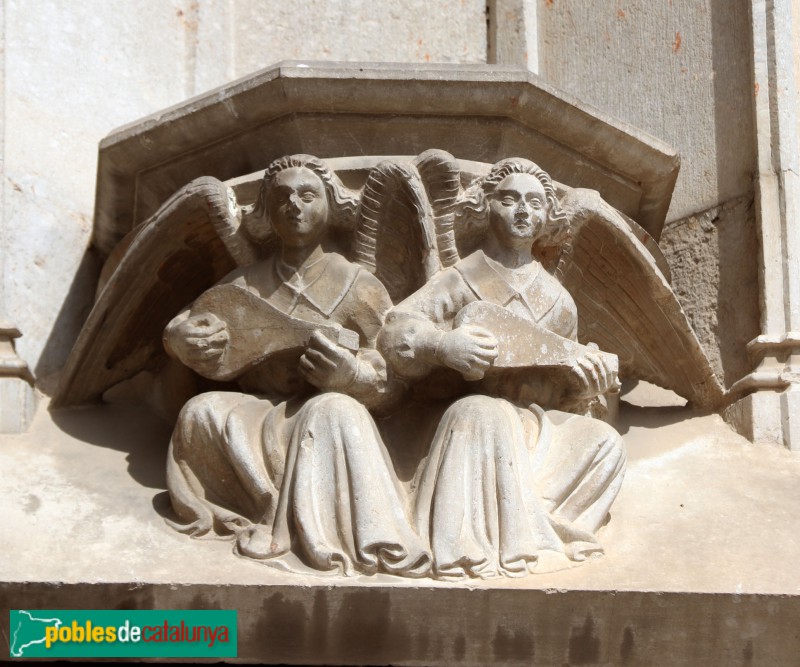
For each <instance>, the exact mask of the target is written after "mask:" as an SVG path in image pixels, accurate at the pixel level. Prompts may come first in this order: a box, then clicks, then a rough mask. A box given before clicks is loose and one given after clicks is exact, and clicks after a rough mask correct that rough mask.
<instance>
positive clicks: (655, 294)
mask: <svg viewBox="0 0 800 667" xmlns="http://www.w3.org/2000/svg"><path fill="white" fill-rule="evenodd" d="M562 206H563V207H564V209H565V211H566V212H567V214H568V215H569V217H570V219H571V220H572V221H573V234H574V236H573V240H572V243H571V244H569V245H568V246H567V247H566V248H565V251H564V253H563V254H562V256H561V259H560V261H559V264H558V268H557V269H556V275H557V276H558V277H559V278H560V279H561V281H562V283H563V285H564V286H565V287H566V288H567V290H568V291H569V293H570V294H571V295H572V297H573V298H574V299H575V302H576V304H577V306H578V329H579V331H578V338H579V340H580V341H581V342H582V343H587V342H594V343H597V344H598V345H599V346H600V349H602V350H605V351H608V352H613V353H614V354H616V355H618V356H619V363H620V371H621V373H622V374H623V375H625V376H627V377H631V378H635V379H641V380H647V381H648V382H652V383H653V384H656V385H658V386H661V387H665V388H667V389H671V390H672V391H674V392H675V393H676V394H678V395H680V396H683V397H684V398H686V399H687V400H689V401H690V402H691V403H692V404H694V405H697V406H700V407H705V408H714V407H718V406H719V405H720V404H721V402H722V400H723V396H724V390H723V388H722V386H721V385H720V382H719V380H718V379H717V377H716V375H715V374H714V371H713V369H712V368H711V364H710V363H709V361H708V358H707V357H706V355H705V353H704V352H703V350H702V348H701V346H700V343H699V341H698V340H697V337H696V336H695V334H694V331H693V330H692V328H691V326H690V325H689V322H688V320H687V319H686V315H685V314H684V312H683V310H682V308H681V306H680V303H679V302H678V299H677V297H676V296H675V294H674V292H673V291H672V289H671V288H670V286H669V282H668V280H667V279H666V278H665V276H664V274H663V273H662V271H661V270H660V269H659V267H658V265H657V263H656V260H655V258H654V257H653V255H651V254H650V253H649V252H648V251H647V249H646V248H645V246H644V245H643V243H642V242H641V241H640V240H639V239H638V238H637V235H636V234H635V232H634V230H633V229H632V228H631V226H630V225H629V224H628V223H627V222H626V221H625V219H624V218H623V217H622V216H621V215H620V213H618V212H617V211H616V210H614V209H613V208H612V207H611V206H610V205H608V204H607V203H606V202H604V201H603V200H602V199H601V198H600V195H599V194H598V193H596V192H594V191H592V190H581V189H574V190H568V191H567V193H566V194H565V196H564V198H563V199H562Z"/></svg>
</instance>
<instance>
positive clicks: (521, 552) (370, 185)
mask: <svg viewBox="0 0 800 667" xmlns="http://www.w3.org/2000/svg"><path fill="white" fill-rule="evenodd" d="M487 167H488V165H487ZM469 169H471V170H473V171H472V172H471V173H472V175H475V171H474V169H475V165H474V164H473V165H469ZM478 176H479V178H477V179H476V180H475V181H474V183H473V185H472V186H471V187H469V188H467V189H466V190H465V189H464V185H466V183H467V180H468V179H469V177H470V175H469V174H465V173H462V171H461V169H460V168H459V164H458V163H457V162H456V161H455V160H454V159H453V158H452V156H450V155H448V154H446V153H444V152H442V151H435V150H433V151H427V152H426V153H423V154H422V155H420V156H419V157H417V158H415V159H413V160H408V161H405V160H401V161H387V162H384V163H381V164H379V165H378V166H377V167H375V168H373V169H372V170H371V171H370V172H369V174H368V176H367V178H366V181H365V182H364V183H363V186H362V187H361V188H360V190H359V191H355V190H350V189H348V188H346V187H344V186H343V185H342V183H341V181H340V180H339V179H338V177H337V176H336V175H335V174H334V173H333V172H332V171H331V170H330V169H329V168H328V167H327V166H325V164H323V163H322V162H320V161H319V160H317V159H316V158H312V157H310V156H293V157H290V158H283V159H281V160H277V161H275V162H274V163H273V164H272V165H271V166H270V167H269V169H267V171H266V172H265V174H264V179H263V181H262V184H261V188H260V191H259V194H258V196H257V197H256V201H255V203H254V204H252V205H249V206H240V205H239V204H238V202H237V197H236V196H235V194H234V192H233V190H232V189H231V187H229V186H228V185H226V184H223V183H220V182H219V181H217V180H216V179H212V178H202V179H198V180H196V181H194V182H192V183H190V184H189V185H187V186H186V187H185V188H183V189H182V190H180V191H179V192H177V193H176V194H175V195H174V196H173V197H172V198H171V199H170V200H169V201H167V202H166V203H165V204H164V206H162V208H161V209H160V210H159V211H158V212H157V213H156V214H155V215H154V216H153V218H151V219H150V220H149V221H147V222H146V223H144V224H143V225H141V226H139V227H138V228H136V229H134V230H133V231H132V232H131V233H130V234H129V236H128V237H126V239H124V240H123V241H122V242H121V243H120V244H119V246H118V248H117V250H115V252H114V253H113V254H112V256H111V257H110V258H109V260H108V262H107V265H106V268H105V269H104V275H103V278H102V282H103V285H102V286H101V289H100V291H99V295H98V298H97V301H96V304H95V307H94V309H93V311H92V313H91V314H90V317H89V318H88V320H87V322H86V324H85V326H84V329H83V332H82V334H81V337H80V338H79V340H78V343H77V344H76V347H75V349H74V350H73V353H72V355H71V357H70V359H69V361H68V364H67V366H66V368H65V370H64V373H63V377H62V385H61V387H60V391H59V393H58V395H57V396H56V397H55V400H54V407H61V406H69V405H76V404H80V403H84V402H86V401H88V400H97V399H98V398H99V397H100V396H101V395H102V393H103V392H104V391H105V390H107V389H109V388H112V387H114V386H115V385H118V383H120V382H122V381H130V382H134V383H137V382H139V381H140V380H142V378H145V379H148V380H149V384H148V393H149V395H150V396H156V397H157V398H156V402H157V403H158V405H159V407H161V408H162V412H164V410H163V407H164V406H165V405H166V404H168V403H169V399H172V400H173V402H174V403H176V404H178V407H180V406H181V405H184V403H185V405H184V407H183V409H182V411H181V414H180V417H178V419H177V424H176V427H175V430H174V434H173V439H172V445H171V448H170V453H169V463H168V469H169V487H170V492H171V495H172V499H173V505H174V508H175V511H176V513H177V515H178V517H179V518H180V523H181V525H182V527H183V529H184V530H186V531H187V532H190V533H193V534H195V535H201V534H208V535H214V534H217V535H228V536H230V537H231V538H233V539H234V542H235V544H236V549H237V551H239V553H241V554H244V555H247V556H250V557H253V558H259V559H264V558H266V559H273V558H275V557H276V556H280V555H281V554H284V553H287V552H289V551H290V550H291V552H292V553H293V554H296V555H297V556H299V557H300V558H301V559H302V560H303V561H304V562H305V563H306V564H308V565H310V566H311V567H313V568H315V569H318V570H340V571H342V572H344V573H354V572H364V573H371V572H376V571H381V570H382V571H386V572H391V573H395V574H401V575H404V576H424V575H426V574H431V566H432V559H431V551H432V552H433V557H434V558H435V565H434V569H433V572H432V574H433V575H434V576H442V577H448V576H463V575H464V574H469V575H475V576H491V575H493V574H520V573H524V572H527V571H529V569H530V568H531V567H532V565H533V563H534V562H535V560H536V556H537V554H539V553H540V552H541V550H542V549H545V548H554V549H555V550H556V551H564V552H567V553H568V554H569V555H571V556H573V557H575V558H580V557H582V556H583V555H585V554H587V553H590V552H592V551H597V550H599V546H598V544H597V541H596V539H595V537H594V531H595V530H596V527H597V526H598V525H599V523H601V522H602V521H603V520H604V518H605V516H606V514H607V511H608V505H609V504H610V503H611V501H612V500H613V497H614V496H615V495H616V491H617V489H618V486H619V482H620V480H621V469H622V466H623V463H624V455H623V453H622V449H621V445H620V442H619V437H618V436H617V435H616V434H615V432H614V431H613V429H611V428H610V427H609V426H607V425H605V424H603V423H602V422H600V421H597V420H593V419H590V418H589V417H585V416H570V414H567V413H566V412H565V411H572V412H575V413H581V414H583V413H586V412H587V411H590V410H592V409H594V408H596V404H597V401H596V398H597V397H598V396H601V395H603V394H604V393H605V392H607V391H609V390H611V391H613V390H614V388H615V387H616V385H617V367H616V365H615V364H616V357H615V356H614V355H618V357H619V372H620V373H622V374H626V375H627V376H628V377H633V378H642V379H646V380H649V381H651V382H655V383H656V384H660V385H662V386H665V387H668V388H671V389H674V390H675V391H676V392H677V393H679V394H681V395H684V396H686V397H687V398H689V399H690V400H691V401H693V402H694V403H696V404H699V405H702V406H714V405H716V404H717V403H718V402H719V401H720V400H721V398H722V391H721V389H720V387H719V385H718V383H717V381H716V378H715V377H714V376H713V373H712V372H711V370H710V366H709V364H708V361H707V359H706V358H705V356H704V355H703V353H702V351H701V350H700V347H699V344H698V343H697V340H696V338H695V337H694V334H693V333H692V331H691V328H690V327H689V325H688V322H687V321H686V318H685V317H684V316H683V313H682V311H681V310H680V306H679V305H678V303H677V300H676V299H675V297H674V295H673V294H672V292H671V291H670V289H669V285H668V281H667V278H666V277H665V275H664V273H665V272H664V266H663V264H659V261H658V260H657V259H656V257H658V253H657V252H656V253H655V254H653V253H652V252H651V251H649V250H648V249H647V247H646V244H647V243H648V237H646V234H644V232H642V230H641V229H640V228H638V227H637V226H636V225H635V223H633V222H632V221H630V220H627V219H625V218H624V217H622V216H621V215H620V214H619V213H618V212H616V211H614V210H613V209H611V208H610V207H609V206H608V205H607V204H605V202H603V201H602V200H601V199H600V198H599V196H598V195H597V194H596V193H592V192H589V191H580V190H570V189H568V188H563V187H561V186H558V185H557V184H552V183H551V182H550V180H549V177H547V175H546V174H544V173H543V172H541V171H540V170H538V169H537V168H535V166H533V165H532V163H529V162H527V161H525V160H516V159H515V160H508V161H504V162H502V163H499V164H498V165H495V167H494V168H493V169H492V170H491V171H490V172H489V174H488V175H486V174H485V172H483V175H481V173H478ZM501 186H502V187H501ZM556 188H558V189H556ZM487 230H488V231H487ZM564 231H569V232H570V238H569V242H567V243H565V242H563V239H562V238H561V237H562V232H564ZM534 240H537V243H534ZM649 242H650V243H652V239H650V240H649ZM532 244H533V245H534V255H533V256H532V255H531V245H532ZM472 251H477V252H475V253H473V252H472ZM459 256H462V257H464V259H463V260H460V259H459ZM534 258H535V259H534ZM545 269H548V270H545ZM412 293H413V295H412ZM409 295H412V296H409ZM393 303H394V304H398V305H397V306H396V307H395V309H394V311H392V314H391V315H390V316H389V318H388V321H387V322H386V324H385V327H384V328H383V329H382V326H383V325H384V320H385V319H386V316H387V313H389V312H390V310H391V308H392V304H393ZM381 331H382V332H383V333H380V332H381ZM162 338H163V340H162ZM379 338H380V340H381V341H382V344H381V345H380V346H376V342H377V341H378V339H379ZM592 341H593V342H597V343H599V344H600V347H601V348H602V349H603V350H605V351H606V352H609V353H613V354H610V355H609V354H604V353H603V352H600V350H598V349H597V348H596V347H588V346H587V347H584V346H583V345H581V344H582V343H589V342H592ZM165 348H166V350H168V351H169V354H170V355H171V357H170V356H168V355H167V353H166V352H165ZM385 359H389V361H390V362H391V363H390V364H389V365H388V366H387V364H386V362H385ZM189 369H191V370H189ZM401 390H404V391H405V393H403V391H401ZM203 392H205V393H203ZM198 394H199V395H198ZM193 396H194V397H193ZM419 406H423V407H422V408H421V409H422V411H423V412H425V416H424V418H421V419H417V418H416V416H415V415H414V411H415V410H418V409H420V408H419ZM367 408H369V411H368V409H367ZM552 408H560V409H561V411H562V412H561V413H560V414H558V415H556V414H555V413H552V412H551V413H548V414H545V411H546V410H549V409H552ZM166 412H168V411H166ZM175 413H177V410H176V411H175ZM171 418H172V419H175V416H174V414H173V415H172V417H171ZM426 420H427V422H426ZM425 423H430V424H433V430H432V431H430V432H426V430H425ZM437 425H438V433H437V434H436V435H435V436H434V431H435V430H436V426H437ZM501 431H502V432H503V434H504V437H506V438H507V439H506V440H504V441H503V442H502V443H500V444H498V442H499V441H497V439H496V438H495V437H494V436H493V435H492V434H493V433H495V432H497V433H500V432H501ZM469 433H472V435H471V436H470V435H468V434H469ZM448 434H449V435H448ZM453 434H460V435H459V436H458V437H457V438H455V439H453V438H454V437H455V436H454V435H453ZM509 434H510V435H509ZM451 436H452V437H451ZM458 438H460V440H459V439H458ZM509 438H510V439H509ZM431 442H432V444H431ZM384 443H386V444H384ZM509 461H512V462H514V466H516V468H515V469H514V472H513V473H511V474H510V476H507V477H506V478H505V479H504V480H502V481H501V480H500V478H499V477H498V475H500V473H501V472H503V471H505V472H509V471H508V469H507V468H506V467H504V466H505V465H506V464H507V463H508V462H509ZM437 462H438V463H441V465H438V463H437ZM480 465H484V467H483V468H481V467H480ZM490 468H493V469H494V471H495V472H494V473H487V472H486V471H487V470H489V469H490ZM443 471H446V472H445V474H444V475H443V474H442V472H443ZM415 473H416V474H415ZM469 480H472V481H469ZM465 483H466V485H465ZM509 484H510V485H511V486H509ZM525 484H528V485H529V486H528V487H526V486H525ZM515 485H516V486H515ZM512 487H514V488H515V489H516V491H515V493H517V495H516V496H513V493H512V494H511V495H510V496H502V498H507V500H508V502H507V507H504V508H502V509H503V512H504V514H503V519H502V521H501V520H499V517H500V514H498V511H499V510H498V508H497V507H495V508H494V509H492V508H491V507H488V506H487V505H486V503H489V505H491V494H489V495H485V494H484V495H483V496H482V499H481V498H479V496H480V495H481V493H483V491H488V490H490V489H492V488H494V489H495V490H498V489H502V490H504V491H506V490H508V489H510V488H512ZM567 487H569V490H568V491H565V489H566V488H567ZM462 492H463V493H462ZM509 493H510V492H509ZM498 497H501V496H498ZM465 498H467V499H468V501H467V503H468V504H469V503H472V501H473V500H474V501H476V503H477V504H476V505H475V508H476V512H475V513H472V514H471V512H472V509H473V508H472V506H471V505H469V506H468V505H465V504H464V503H465V500H464V499H465ZM581 508H583V509H581ZM448 515H451V516H450V518H448ZM462 515H463V516H464V518H465V520H467V519H469V521H467V523H468V524H469V526H470V530H469V531H467V532H466V533H464V534H463V535H461V534H459V535H460V537H456V536H455V535H454V530H455V523H454V520H453V518H452V517H455V516H462ZM468 515H469V516H468ZM481 516H482V517H483V518H481V519H480V520H479V521H478V523H477V524H476V523H475V520H476V517H481ZM470 517H471V518H470ZM487 517H488V518H487ZM526 517H527V518H526ZM531 517H534V518H533V519H532V518H531ZM470 521H471V522H472V523H470ZM481 522H482V523H481ZM537 531H538V532H537ZM532 535H535V537H532ZM487 545H488V546H487ZM287 558H289V556H288V555H287ZM270 562H272V561H271V560H270Z"/></svg>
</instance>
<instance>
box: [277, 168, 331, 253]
mask: <svg viewBox="0 0 800 667" xmlns="http://www.w3.org/2000/svg"><path fill="white" fill-rule="evenodd" d="M269 216H270V220H272V224H273V226H274V227H275V231H276V232H277V234H278V236H279V237H280V239H281V241H283V243H284V244H285V245H288V246H293V247H303V246H308V245H310V244H312V243H315V242H317V241H319V240H320V239H321V238H322V236H323V235H324V234H325V231H326V228H327V221H328V199H327V196H326V194H325V186H324V185H323V184H322V181H321V180H320V178H319V176H317V175H316V174H315V173H314V172H313V171H311V170H310V169H306V168H305V167H291V168H289V169H284V170H283V171H282V172H280V173H278V174H277V175H276V176H275V180H274V181H273V183H272V188H271V189H270V192H269Z"/></svg>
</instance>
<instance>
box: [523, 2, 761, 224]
mask: <svg viewBox="0 0 800 667" xmlns="http://www.w3.org/2000/svg"><path fill="white" fill-rule="evenodd" d="M749 14H750V12H749V2H748V0H702V1H698V2H658V3H655V4H654V3H652V2H650V0H626V1H625V2H606V3H600V4H599V3H597V2H594V0H570V2H560V1H559V0H555V1H552V2H551V1H550V0H544V1H543V2H540V3H539V6H538V14H537V20H538V25H539V49H540V53H539V73H540V75H541V76H542V77H543V78H544V79H545V80H547V81H549V82H551V83H552V84H554V85H556V86H558V87H559V88H562V89H564V90H566V91H568V92H570V93H571V94H573V95H576V96H577V97H579V98H580V99H582V100H585V101H586V102H588V103H589V104H593V105H595V106H597V107H598V108H599V109H603V110H604V111H608V112H609V113H611V114H613V115H614V116H616V117H618V118H620V119H622V120H625V121H626V122H629V123H631V124H633V125H634V126H636V127H640V128H642V129H643V130H645V131H647V132H650V133H651V134H653V135H654V136H656V137H659V138H660V139H662V140H664V141H666V142H668V143H669V144H670V145H671V146H674V147H675V148H676V150H677V151H678V153H679V154H680V156H681V159H682V164H683V166H682V167H681V173H680V175H679V176H678V182H677V184H676V188H675V196H674V197H673V201H672V205H671V207H670V212H669V219H670V220H679V219H683V218H685V217H687V216H689V215H692V214H694V213H696V212H697V211H703V210H706V209H708V208H711V207H713V206H717V205H719V204H720V203H721V202H726V201H729V200H732V199H735V198H737V197H741V196H746V195H748V194H750V193H751V192H752V188H753V183H752V178H753V173H754V171H755V143H754V133H753V123H754V116H753V97H754V95H755V94H756V92H757V91H754V88H753V76H752V71H751V62H752V46H753V45H752V41H751V37H750V35H751V26H750V15H749ZM776 25H777V24H776ZM766 88H767V84H766V82H762V88H761V90H762V94H763V92H764V91H765V90H766Z"/></svg>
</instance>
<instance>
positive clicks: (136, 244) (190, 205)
mask: <svg viewBox="0 0 800 667" xmlns="http://www.w3.org/2000/svg"><path fill="white" fill-rule="evenodd" d="M239 217H240V216H239V215H238V213H237V204H236V200H235V197H234V195H233V192H232V191H231V190H230V188H228V186H226V185H225V184H224V183H222V182H221V181H218V180H217V179H215V178H211V177H203V178H198V179H196V180H194V181H192V182H191V183H189V184H188V185H186V186H185V187H183V188H181V189H180V190H178V191H177V192H176V193H175V194H174V195H173V196H172V197H171V198H170V199H169V200H168V201H167V202H166V203H165V204H164V205H163V206H162V207H161V208H160V209H159V210H158V211H157V212H156V214H155V215H154V216H153V217H152V218H150V219H149V220H148V221H146V222H145V223H143V224H142V225H141V226H140V227H138V228H137V229H135V230H134V231H132V232H131V234H132V235H134V236H133V239H132V240H129V241H128V245H127V248H126V249H125V251H124V254H123V255H122V257H121V258H120V259H119V263H118V264H117V265H116V268H115V269H113V272H111V273H110V275H109V276H108V279H107V281H106V282H105V285H104V286H103V287H102V290H101V291H100V293H99V295H98V297H97V300H96V301H95V305H94V307H93V309H92V312H91V313H90V315H89V317H88V319H87V321H86V323H85V324H84V326H83V329H82V331H81V334H80V336H79V337H78V340H77V342H76V344H75V346H74V347H73V349H72V352H71V354H70V356H69V359H68V360H67V363H66V365H65V367H64V370H63V374H62V377H61V383H60V386H59V389H58V392H57V394H56V395H55V397H54V399H53V406H54V407H67V406H72V405H80V404H83V403H87V402H92V401H96V400H98V399H99V398H100V396H101V395H102V393H103V392H104V391H105V390H106V389H108V388H109V387H112V386H113V385H115V384H117V383H118V382H121V381H122V380H126V379H128V378H130V377H133V376H134V375H136V374H137V373H138V372H139V371H142V370H158V368H159V367H160V366H161V365H162V364H163V363H164V362H165V361H166V352H165V351H164V347H163V344H162V335H163V332H164V328H165V327H166V325H167V324H168V323H169V321H170V320H171V319H172V318H173V317H175V315H176V314H177V313H179V312H180V311H181V310H182V309H183V308H184V307H186V306H187V305H188V304H190V303H191V302H192V301H193V300H194V299H195V298H196V297H197V296H198V295H200V294H201V293H202V292H203V291H204V290H206V289H208V288H209V287H211V286H212V285H214V284H215V283H216V282H217V281H219V280H220V279H221V278H223V277H224V276H225V275H226V274H228V273H229V272H230V271H232V270H233V269H234V268H236V267H237V266H240V265H245V264H249V263H251V262H253V261H254V260H255V259H256V258H257V257H258V249H257V247H256V246H255V245H254V244H253V243H252V242H251V241H249V240H248V238H247V237H246V236H245V235H244V234H243V233H242V230H241V227H240V224H239Z"/></svg>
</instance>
